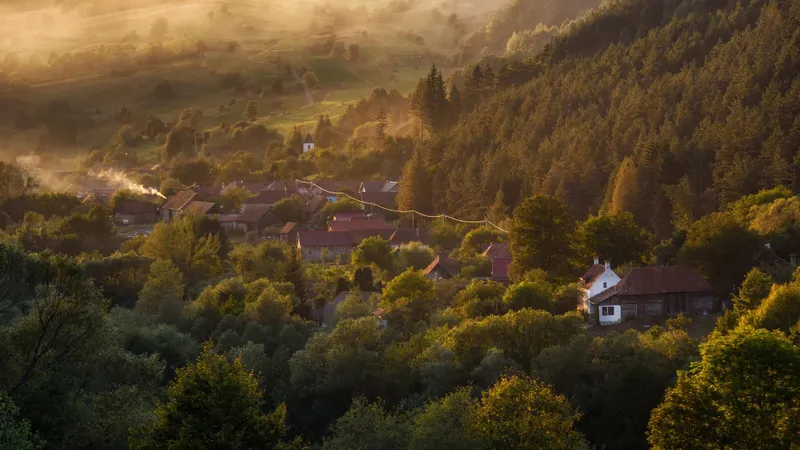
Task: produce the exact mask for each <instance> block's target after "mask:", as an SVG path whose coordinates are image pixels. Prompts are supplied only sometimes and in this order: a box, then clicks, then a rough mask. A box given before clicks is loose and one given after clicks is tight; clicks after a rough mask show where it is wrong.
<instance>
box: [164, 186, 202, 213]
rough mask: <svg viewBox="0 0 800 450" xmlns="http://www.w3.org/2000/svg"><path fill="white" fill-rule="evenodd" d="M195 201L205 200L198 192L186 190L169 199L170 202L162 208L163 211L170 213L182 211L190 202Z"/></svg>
mask: <svg viewBox="0 0 800 450" xmlns="http://www.w3.org/2000/svg"><path fill="white" fill-rule="evenodd" d="M193 200H198V201H202V200H203V198H202V197H201V196H200V194H198V193H197V192H194V191H191V190H186V191H180V192H178V193H177V194H175V196H174V197H172V198H171V199H169V201H168V202H167V203H166V204H165V205H164V206H162V207H161V209H166V210H170V211H182V210H183V208H185V207H186V205H188V204H189V202H191V201H193Z"/></svg>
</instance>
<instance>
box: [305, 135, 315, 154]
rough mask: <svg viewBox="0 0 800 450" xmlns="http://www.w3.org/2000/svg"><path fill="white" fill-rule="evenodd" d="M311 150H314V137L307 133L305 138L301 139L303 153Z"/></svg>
mask: <svg viewBox="0 0 800 450" xmlns="http://www.w3.org/2000/svg"><path fill="white" fill-rule="evenodd" d="M311 150H314V138H312V137H311V135H310V134H307V135H306V138H305V140H303V153H308V152H310V151H311Z"/></svg>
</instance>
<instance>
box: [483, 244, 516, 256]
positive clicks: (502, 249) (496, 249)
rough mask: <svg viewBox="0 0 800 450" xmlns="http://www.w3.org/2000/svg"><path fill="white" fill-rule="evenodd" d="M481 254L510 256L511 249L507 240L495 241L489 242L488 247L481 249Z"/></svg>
mask: <svg viewBox="0 0 800 450" xmlns="http://www.w3.org/2000/svg"><path fill="white" fill-rule="evenodd" d="M483 256H485V257H487V258H510V257H511V250H509V248H508V243H507V242H496V243H494V244H490V245H489V247H488V248H487V249H486V250H484V251H483Z"/></svg>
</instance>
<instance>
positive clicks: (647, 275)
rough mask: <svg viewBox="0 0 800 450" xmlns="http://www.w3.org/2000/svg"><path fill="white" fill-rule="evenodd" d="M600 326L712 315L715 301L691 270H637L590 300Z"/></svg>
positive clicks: (710, 290)
mask: <svg viewBox="0 0 800 450" xmlns="http://www.w3.org/2000/svg"><path fill="white" fill-rule="evenodd" d="M589 301H590V303H592V305H593V306H594V308H593V310H594V311H595V317H596V318H597V321H598V323H600V324H601V325H610V324H613V323H618V322H621V321H622V320H625V319H627V318H647V317H662V316H676V315H678V314H687V315H697V314H708V313H710V312H716V311H719V309H720V304H719V300H718V299H717V297H716V294H715V291H714V288H713V287H712V286H711V284H709V282H708V281H707V280H706V279H705V278H703V276H702V275H700V273H699V272H697V271H696V270H695V269H693V268H691V267H682V266H668V267H640V268H636V269H633V270H632V271H631V273H630V274H628V275H627V276H626V277H625V278H623V279H622V280H620V281H619V283H617V284H616V285H615V286H613V287H610V288H609V289H606V290H605V291H604V292H601V293H600V294H599V295H595V296H593V297H591V298H590V300H589Z"/></svg>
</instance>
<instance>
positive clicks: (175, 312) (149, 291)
mask: <svg viewBox="0 0 800 450" xmlns="http://www.w3.org/2000/svg"><path fill="white" fill-rule="evenodd" d="M183 294H184V285H183V275H182V274H181V272H180V271H179V270H178V268H177V267H175V265H174V264H173V263H172V262H171V261H169V260H166V259H160V260H157V261H154V262H153V263H152V264H151V265H150V274H149V275H148V276H147V281H146V282H145V283H144V286H142V291H141V292H140V293H139V301H137V302H136V309H137V310H139V311H141V312H143V313H145V314H148V315H151V316H154V317H157V318H158V321H159V322H164V323H173V324H174V323H177V322H178V320H179V318H180V316H181V314H182V309H183Z"/></svg>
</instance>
